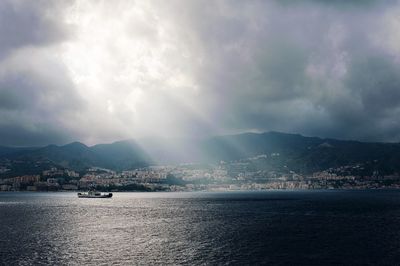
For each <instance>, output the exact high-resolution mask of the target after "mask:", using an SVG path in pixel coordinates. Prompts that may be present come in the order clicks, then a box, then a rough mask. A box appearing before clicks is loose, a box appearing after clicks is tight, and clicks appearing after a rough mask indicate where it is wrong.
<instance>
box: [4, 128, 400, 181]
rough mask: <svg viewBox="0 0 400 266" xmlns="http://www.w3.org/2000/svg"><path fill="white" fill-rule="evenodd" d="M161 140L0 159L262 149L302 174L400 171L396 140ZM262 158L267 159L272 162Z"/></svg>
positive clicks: (111, 164)
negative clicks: (358, 167) (361, 167)
mask: <svg viewBox="0 0 400 266" xmlns="http://www.w3.org/2000/svg"><path fill="white" fill-rule="evenodd" d="M162 142H167V140H163V141H160V140H159V141H156V140H154V141H147V142H146V143H145V144H143V145H142V144H139V143H137V142H135V141H133V140H126V141H118V142H114V143H111V144H98V145H95V146H92V147H88V146H86V145H84V144H82V143H79V142H73V143H70V144H67V145H64V146H57V145H49V146H46V147H41V148H10V147H1V148H0V160H1V161H2V162H6V161H8V162H10V161H11V162H18V164H13V163H11V167H13V168H14V169H13V171H17V172H20V171H18V169H16V168H24V167H28V166H29V167H30V168H29V167H28V168H29V169H31V168H32V164H35V165H36V167H37V169H38V170H39V169H41V168H42V167H41V166H40V164H41V163H43V164H46V167H48V165H55V166H61V167H65V168H69V169H73V170H77V171H82V170H84V169H86V168H89V167H92V166H97V167H102V168H108V169H113V170H117V171H121V170H129V169H135V168H139V167H144V166H148V165H152V164H167V163H180V162H189V161H190V162H198V163H200V162H201V163H218V162H220V161H225V162H230V161H235V160H240V159H245V158H249V157H254V156H257V155H263V154H264V155H266V156H267V157H268V158H271V156H273V157H274V165H278V166H285V167H288V168H289V169H291V170H294V171H296V172H299V173H312V172H314V171H320V170H325V169H327V168H330V167H339V166H344V165H350V164H356V163H365V164H369V165H373V170H379V171H381V172H384V173H393V172H399V171H400V145H399V144H398V143H365V142H358V141H342V140H335V139H321V138H316V137H304V136H301V135H297V134H285V133H278V132H268V133H262V134H256V133H245V134H238V135H230V136H218V137H212V138H209V139H205V140H201V141H194V140H184V141H182V142H181V143H180V145H179V146H176V145H172V144H168V143H165V145H162ZM175 143H177V142H176V141H175ZM264 163H265V164H269V163H270V161H269V160H266V161H265V162H264ZM38 165H39V166H38ZM34 169H36V168H34ZM13 171H11V173H12V172H13ZM32 171H33V172H34V170H32V169H31V171H30V172H32Z"/></svg>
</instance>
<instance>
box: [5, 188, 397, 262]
mask: <svg viewBox="0 0 400 266" xmlns="http://www.w3.org/2000/svg"><path fill="white" fill-rule="evenodd" d="M0 265H307V266H308V265H400V191H396V190H368V191H354V190H348V191H341V190H332V191H264V192H248V191H246V192H221V193H220V192H193V193H191V192H187V193H186V192H180V193H173V192H169V193H149V192H144V193H134V192H131V193H114V196H113V198H111V199H79V198H78V197H77V195H76V193H69V192H68V193H64V192H47V193H40V192H33V193H29V192H4V193H0Z"/></svg>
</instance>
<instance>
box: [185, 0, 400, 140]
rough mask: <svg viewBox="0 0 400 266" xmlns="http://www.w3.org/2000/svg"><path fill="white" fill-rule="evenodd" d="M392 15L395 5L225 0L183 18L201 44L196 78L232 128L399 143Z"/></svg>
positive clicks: (223, 121)
mask: <svg viewBox="0 0 400 266" xmlns="http://www.w3.org/2000/svg"><path fill="white" fill-rule="evenodd" d="M393 10H397V11H399V5H398V2H397V1H283V2H281V1H269V2H267V1H252V2H235V3H234V4H233V3H232V2H229V1H227V2H224V1H220V2H218V4H217V5H215V6H213V7H212V8H200V7H199V6H197V5H195V4H194V5H192V9H189V10H186V13H183V14H182V16H181V17H180V19H182V20H183V21H184V22H183V23H188V24H190V26H189V27H188V28H189V29H194V31H195V32H196V37H197V38H198V41H199V43H201V44H202V45H201V46H200V48H199V50H200V51H201V52H202V53H203V55H204V56H205V57H206V58H207V60H205V61H206V62H207V63H205V65H204V68H203V69H202V70H201V71H199V73H198V77H199V79H200V80H201V82H202V83H203V87H204V88H206V89H205V90H207V89H208V90H209V91H210V95H212V96H211V97H218V99H219V101H220V103H221V105H222V106H223V107H224V109H223V110H220V113H219V114H217V115H216V117H220V123H221V124H223V126H224V127H225V128H230V129H231V130H232V131H236V130H237V129H240V130H248V129H255V130H258V131H264V130H281V131H289V132H297V133H303V134H307V135H317V136H324V137H336V138H350V139H362V140H386V141H393V140H396V141H397V140H398V139H399V137H400V133H399V132H400V124H399V122H398V113H399V107H400V82H399V81H400V79H399V75H398V73H400V72H399V70H400V69H399V60H398V57H397V58H396V57H395V56H393V53H396V52H397V51H396V52H394V51H393V49H392V48H390V45H387V43H386V40H385V39H384V38H385V37H386V36H385V34H388V35H391V34H393V35H398V31H397V32H396V31H395V30H394V31H393V32H388V31H386V30H387V28H386V27H387V25H386V23H390V21H391V19H393V20H395V21H397V22H398V16H397V17H396V16H394V17H393V13H396V11H393ZM391 12H392V13H391ZM391 16H392V18H391ZM391 26H392V27H393V25H391ZM397 30H398V28H397ZM398 40H400V38H399V39H398ZM391 49H392V50H391ZM221 112H222V114H221Z"/></svg>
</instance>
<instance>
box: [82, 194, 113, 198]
mask: <svg viewBox="0 0 400 266" xmlns="http://www.w3.org/2000/svg"><path fill="white" fill-rule="evenodd" d="M112 195H113V194H112V193H108V194H101V195H89V194H84V193H78V198H88V199H104V198H111V197H112Z"/></svg>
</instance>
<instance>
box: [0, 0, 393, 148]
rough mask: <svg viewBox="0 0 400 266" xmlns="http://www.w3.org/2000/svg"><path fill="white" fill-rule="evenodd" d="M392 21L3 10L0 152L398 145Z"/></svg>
mask: <svg viewBox="0 0 400 266" xmlns="http://www.w3.org/2000/svg"><path fill="white" fill-rule="evenodd" d="M130 9H132V10H130ZM121 11H124V12H122V13H124V14H122V13H121ZM125 11H126V12H125ZM74 12H75V13H74ZM399 12H400V5H399V2H398V1H373V0H368V1H363V0H359V1H357V0H353V1H323V0H305V1H212V2H209V1H168V2H167V3H162V2H160V1H154V2H151V1H150V2H141V3H133V2H131V1H124V0H118V1H116V2H115V4H110V2H108V1H82V2H79V4H78V5H76V6H74V9H70V2H69V1H57V2H56V1H39V2H38V1H2V2H1V3H0V144H6V145H38V144H47V143H64V142H66V141H69V140H83V141H85V140H86V139H90V141H91V142H94V143H96V142H97V143H98V142H102V141H104V139H107V140H110V139H116V138H120V137H121V136H123V137H124V136H127V135H129V132H130V131H135V130H136V131H139V132H145V134H147V133H149V134H151V133H152V132H153V131H159V128H157V127H159V126H160V125H163V127H165V128H166V129H165V130H164V131H163V132H172V131H173V132H178V131H182V132H191V133H190V134H192V132H193V135H196V134H198V135H202V136H204V135H213V134H217V133H218V134H225V133H232V132H243V131H249V130H252V131H268V130H277V131H285V132H293V133H302V134H305V135H314V136H321V137H335V138H345V139H359V140H379V141H398V140H399V139H400V133H399V132H400V122H399V119H398V117H399V115H400V76H399V73H400V48H399V45H398V44H399V43H400V33H399V32H400V19H399V15H398V14H399ZM67 13H68V16H69V19H70V20H74V19H75V24H74V27H77V28H78V30H77V29H75V28H72V26H71V24H68V23H66V22H65V21H66V20H65V18H66V14H67ZM119 13H121V14H119ZM125 13H126V14H125ZM87 14H89V15H88V16H87V17H86V15H87ZM120 15H121V16H120ZM99 16H100V17H101V19H98V17H99ZM119 16H120V17H121V19H120V17H119ZM124 16H125V18H127V17H129V19H128V20H127V21H128V22H127V23H125V24H127V25H121V24H119V23H121V21H125V20H122V19H123V17H124ZM96 18H97V19H98V20H96ZM76 21H78V22H76ZM101 23H103V24H101ZM129 23H131V25H130V24H129ZM72 24H73V23H72ZM100 24H101V25H100ZM128 24H129V25H128ZM97 27H99V28H97ZM75 30H76V31H75ZM115 32H118V34H120V35H121V36H116V35H115ZM110 40H111V41H110ZM68 41H71V42H70V43H69V44H70V46H69V48H70V50H69V53H68V54H67V57H64V59H65V60H64V61H63V60H62V58H63V57H62V56H60V54H62V51H65V49H66V48H65V47H64V46H63V43H64V42H68ZM102 42H104V43H102ZM110 47H111V48H110ZM110 51H111V52H110ZM141 51H142V52H141ZM164 51H166V52H165V53H164ZM135 53H137V54H135ZM68 56H70V57H68ZM80 58H82V60H81V61H82V62H80V60H79V59H80ZM84 63H86V64H84ZM68 64H69V65H68ZM71 69H72V71H71ZM130 75H131V76H130ZM175 75H176V76H175ZM74 77H75V79H74ZM124 82H125V83H124ZM171 84H172V85H171ZM182 84H183V85H182ZM192 85H193V86H192ZM185 86H186V87H187V88H186V87H185ZM83 96H85V97H84V98H83ZM193 98H195V99H193ZM86 106H89V107H86ZM160 110H161V111H160ZM210 121H211V122H210ZM141 127H142V128H141ZM144 127H148V128H147V129H143V128H144ZM168 127H169V128H168ZM122 128H123V129H122ZM88 132H91V133H90V134H89V133H88ZM165 134H168V133H165ZM196 136H197V135H196ZM132 137H136V136H132Z"/></svg>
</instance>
